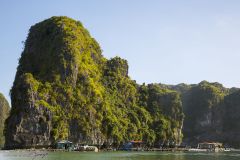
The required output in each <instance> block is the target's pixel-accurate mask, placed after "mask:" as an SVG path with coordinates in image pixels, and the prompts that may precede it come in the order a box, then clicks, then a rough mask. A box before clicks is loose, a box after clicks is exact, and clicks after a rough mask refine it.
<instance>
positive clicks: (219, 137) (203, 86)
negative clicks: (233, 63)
mask: <svg viewBox="0 0 240 160" xmlns="http://www.w3.org/2000/svg"><path fill="white" fill-rule="evenodd" d="M160 86H163V87H165V88H170V89H173V90H176V91H177V92H179V93H180V94H181V97H182V98H181V99H182V103H183V110H184V114H185V119H184V125H183V134H184V138H183V141H184V142H186V143H187V144H191V145H197V143H199V142H202V141H219V142H223V143H224V144H225V145H228V146H232V147H239V141H240V138H239V136H238V135H239V130H238V128H239V127H238V125H239V116H240V114H239V109H240V102H239V98H240V97H239V89H238V88H230V89H229V88H225V87H223V86H222V85H221V84H219V83H209V82H207V81H202V82H201V83H199V84H194V85H186V84H179V85H163V84H160Z"/></svg>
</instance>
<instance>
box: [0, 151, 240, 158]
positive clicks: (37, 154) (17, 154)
mask: <svg viewBox="0 0 240 160" xmlns="http://www.w3.org/2000/svg"><path fill="white" fill-rule="evenodd" d="M0 160H240V152H223V153H190V152H99V153H93V152H43V151H0Z"/></svg>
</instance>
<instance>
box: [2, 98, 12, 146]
mask: <svg viewBox="0 0 240 160" xmlns="http://www.w3.org/2000/svg"><path fill="white" fill-rule="evenodd" d="M9 110H10V107H9V104H8V102H7V100H6V99H5V97H4V96H3V95H2V94H1V93H0V148H2V147H3V145H4V142H5V138H4V134H3V131H4V123H5V120H6V119H7V116H8V114H9Z"/></svg>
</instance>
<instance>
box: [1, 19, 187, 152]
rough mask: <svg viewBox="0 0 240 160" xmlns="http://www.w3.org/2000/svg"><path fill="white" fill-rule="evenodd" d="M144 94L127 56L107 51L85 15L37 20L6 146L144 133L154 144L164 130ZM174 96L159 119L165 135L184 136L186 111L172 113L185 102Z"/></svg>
mask: <svg viewBox="0 0 240 160" xmlns="http://www.w3.org/2000/svg"><path fill="white" fill-rule="evenodd" d="M139 95H140V94H139V91H138V85H137V84H136V82H135V81H133V80H131V79H130V78H129V76H128V64H127V61H126V60H123V59H121V58H119V57H115V58H112V59H110V60H107V59H105V58H104V57H103V56H102V51H101V48H100V46H99V45H98V43H97V42H96V41H95V40H94V39H93V38H92V37H91V36H90V34H89V33H88V31H87V30H86V29H85V28H84V27H83V25H82V24H81V23H80V22H78V21H75V20H73V19H70V18H68V17H52V18H50V19H47V20H44V21H43V22H40V23H38V24H36V25H34V26H32V27H31V29H30V31H29V34H28V37H27V40H26V42H25V48H24V50H23V53H22V55H21V58H20V60H19V66H18V69H17V73H16V77H15V81H14V84H13V87H12V89H11V101H12V108H11V113H10V116H9V118H8V119H7V123H6V124H7V125H6V134H5V136H6V143H5V148H7V149H11V148H27V147H41V146H49V145H53V144H54V143H55V142H56V141H58V140H60V139H69V140H71V141H73V142H79V143H86V144H97V145H100V144H103V143H105V144H106V145H115V146H119V145H120V144H121V143H124V142H126V141H129V140H144V141H145V142H146V143H147V144H148V145H153V144H154V143H156V141H157V139H156V137H159V136H157V135H159V133H158V130H154V128H152V126H153V125H154V123H155V122H158V121H156V119H154V117H155V116H154V117H153V116H152V115H151V112H150V110H151V107H152V103H150V102H148V103H147V102H143V101H144V100H141V102H142V103H140V99H139V97H141V96H139ZM163 95H164V94H163ZM167 95H168V94H167ZM169 97H171V96H170V94H169ZM174 97H175V98H177V95H174V96H173V98H172V99H171V98H170V99H169V100H168V104H169V105H172V106H173V107H172V108H174V109H177V111H178V112H175V110H173V111H172V110H169V111H167V112H166V113H164V112H162V111H161V110H159V115H160V116H161V117H162V118H158V119H160V120H161V125H160V127H161V126H163V127H165V128H164V130H160V131H161V132H160V133H161V136H160V137H162V138H164V140H168V139H171V141H177V142H180V141H181V136H179V135H181V133H180V132H179V130H181V124H182V120H183V117H182V116H180V117H178V118H176V117H171V116H172V115H175V113H180V114H182V109H181V107H182V106H181V104H179V103H177V104H175V103H172V101H174V100H175V98H174ZM141 104H148V105H147V106H142V105H141ZM165 107H166V106H165ZM166 108H167V107H166ZM165 114H166V116H165ZM167 114H168V115H167ZM171 118H173V119H174V118H175V119H174V120H172V119H171ZM158 119H157V120H158ZM160 129H161V128H160ZM172 130H175V131H176V132H174V135H175V136H173V135H172V134H171V131H172ZM177 134H179V135H177ZM176 137H179V138H176ZM176 139H177V140H176Z"/></svg>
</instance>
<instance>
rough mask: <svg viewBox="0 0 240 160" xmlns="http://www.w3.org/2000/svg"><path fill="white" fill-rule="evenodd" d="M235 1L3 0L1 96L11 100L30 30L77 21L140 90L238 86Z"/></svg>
mask: <svg viewBox="0 0 240 160" xmlns="http://www.w3.org/2000/svg"><path fill="white" fill-rule="evenodd" d="M239 8H240V1H239V0H85V1H83V0H39V1H33V0H21V1H20V0H19V1H18V0H0V57H1V58H0V75H1V78H0V92H2V93H3V94H4V95H5V96H6V97H7V98H8V100H9V99H10V98H9V96H8V94H9V90H10V88H11V86H12V83H13V80H14V76H15V73H16V67H17V65H18V59H19V57H20V55H21V52H22V48H23V45H22V43H21V41H24V40H25V39H26V36H27V33H28V29H29V28H30V26H31V25H34V24H35V23H37V22H39V21H42V20H44V19H46V18H49V17H51V16H59V15H66V16H69V17H71V18H74V19H76V20H80V21H81V22H82V23H83V24H84V26H85V27H86V28H87V29H88V30H89V31H90V33H91V35H92V36H93V37H95V39H96V40H97V41H98V42H99V43H100V45H101V47H102V49H103V51H104V52H103V54H104V56H106V57H107V58H110V57H114V56H120V57H122V58H125V59H127V60H128V62H129V66H130V70H129V74H130V76H131V78H132V79H135V80H136V81H137V82H138V83H143V82H146V83H152V82H161V83H167V84H178V83H182V82H184V83H199V82H200V81H202V80H208V81H211V82H213V81H218V82H220V83H223V84H224V85H225V86H227V87H233V86H236V87H240V74H239V70H240V63H239V62H240V61H239V60H240V44H239V43H240V9H239Z"/></svg>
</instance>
